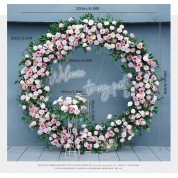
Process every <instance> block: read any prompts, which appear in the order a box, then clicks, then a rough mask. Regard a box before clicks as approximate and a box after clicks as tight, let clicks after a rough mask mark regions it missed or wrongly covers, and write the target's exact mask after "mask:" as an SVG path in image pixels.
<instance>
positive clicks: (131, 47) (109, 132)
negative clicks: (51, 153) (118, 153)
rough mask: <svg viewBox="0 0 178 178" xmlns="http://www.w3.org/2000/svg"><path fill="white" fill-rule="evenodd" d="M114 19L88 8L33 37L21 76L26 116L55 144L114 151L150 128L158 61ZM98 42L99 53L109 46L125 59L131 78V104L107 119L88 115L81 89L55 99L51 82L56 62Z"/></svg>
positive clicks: (118, 57)
mask: <svg viewBox="0 0 178 178" xmlns="http://www.w3.org/2000/svg"><path fill="white" fill-rule="evenodd" d="M110 19H111V18H110V17H109V16H106V17H105V18H97V20H95V19H94V16H93V15H92V14H85V15H83V16H81V17H80V19H79V20H76V19H74V18H70V19H69V20H67V21H62V20H61V21H59V22H57V23H54V24H52V25H51V26H50V29H49V30H48V32H47V33H46V34H43V35H41V36H40V37H39V39H38V40H37V41H36V42H30V43H29V48H28V52H27V53H26V54H25V55H24V58H23V59H22V60H21V62H20V65H23V66H24V67H23V68H22V70H21V71H19V78H20V79H19V80H18V81H17V82H18V83H20V85H21V93H20V96H18V101H19V103H20V106H21V107H22V109H23V120H25V122H27V123H28V124H29V127H30V128H31V129H32V130H37V133H38V135H39V137H40V139H41V140H42V141H45V142H46V143H47V144H48V146H49V147H51V146H53V145H54V146H57V147H62V148H63V149H68V148H71V149H72V148H76V149H77V150H79V151H80V152H81V153H82V152H84V151H86V150H91V151H92V152H102V151H108V150H111V149H119V148H122V146H123V145H124V143H125V142H126V141H128V142H130V143H131V140H132V139H133V137H134V136H135V135H136V134H138V133H141V130H142V128H143V129H145V130H147V131H149V130H150V127H149V124H150V122H151V121H152V116H153V113H157V112H158V108H157V107H156V106H155V102H156V100H157V95H156V93H157V91H158V85H159V81H160V79H158V77H157V76H156V70H157V69H158V68H159V65H158V62H157V60H155V59H154V57H153V55H152V54H150V53H148V50H147V47H146V44H145V43H144V42H143V41H139V40H138V39H137V38H136V37H135V35H134V34H133V33H130V34H129V33H128V31H127V30H126V29H125V28H124V25H123V23H122V22H121V21H119V20H110ZM92 45H95V46H97V51H96V52H97V53H98V52H99V51H100V49H101V48H103V47H104V48H106V49H108V50H109V51H110V55H111V57H112V60H113V61H117V60H121V62H122V65H121V68H122V70H123V72H124V73H126V74H127V76H128V78H129V80H130V86H129V87H128V91H130V95H131V98H130V101H129V102H128V107H127V108H126V109H124V110H123V112H122V113H121V115H119V116H118V115H111V114H108V116H107V118H106V120H105V121H104V122H103V123H102V124H96V123H93V122H92V121H90V119H89V118H87V103H88V102H87V100H86V99H85V98H84V97H82V96H81V95H80V94H79V95H76V96H75V98H71V97H66V98H64V97H62V96H61V97H59V99H58V100H56V101H54V102H53V103H51V102H49V101H48V100H49V97H50V95H51V94H52V91H51V89H50V87H49V86H47V85H46V83H45V81H46V79H47V78H48V77H49V76H50V75H51V65H52V64H53V63H62V62H66V61H67V60H68V59H67V55H68V54H69V53H71V52H72V50H73V49H76V48H82V49H83V50H84V51H86V52H87V51H90V50H91V46H92Z"/></svg>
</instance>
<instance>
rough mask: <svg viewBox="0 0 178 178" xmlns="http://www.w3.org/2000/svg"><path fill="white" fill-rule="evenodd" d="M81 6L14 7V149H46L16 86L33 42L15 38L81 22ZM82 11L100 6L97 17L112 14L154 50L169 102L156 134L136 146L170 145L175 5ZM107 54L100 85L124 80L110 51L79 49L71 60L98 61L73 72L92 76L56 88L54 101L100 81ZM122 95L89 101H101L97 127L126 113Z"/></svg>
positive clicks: (10, 60) (10, 78)
mask: <svg viewBox="0 0 178 178" xmlns="http://www.w3.org/2000/svg"><path fill="white" fill-rule="evenodd" d="M77 6H79V7H81V5H50V6H47V5H8V145H41V143H40V142H39V139H38V136H37V134H36V133H34V132H31V131H30V129H29V128H28V126H27V125H26V124H25V123H23V121H22V120H21V116H22V111H21V109H20V108H19V107H18V103H17V102H16V96H17V95H18V94H19V91H20V89H19V86H17V85H14V81H15V80H17V79H18V77H17V72H18V70H19V69H20V68H19V66H18V63H19V61H20V59H21V58H22V53H23V51H24V50H25V49H26V47H27V44H28V42H29V41H30V40H13V39H12V37H32V40H35V39H36V38H37V37H38V36H39V35H40V34H42V33H45V32H46V31H47V29H48V28H49V23H51V22H55V21H58V20H60V19H63V20H66V19H68V18H69V17H71V16H72V17H75V18H78V17H79V16H80V15H82V14H83V11H76V9H75V8H76V7H77ZM82 7H100V10H99V11H97V13H94V12H96V11H93V14H94V15H95V17H98V16H99V17H101V16H105V15H106V14H107V12H108V9H109V12H112V13H111V14H112V16H113V18H114V19H116V18H119V19H122V20H124V21H125V27H126V29H127V30H128V31H129V32H133V33H135V35H136V36H137V37H138V38H139V39H140V40H144V41H145V42H146V44H147V45H148V46H149V51H150V52H151V53H153V54H154V56H155V57H156V58H157V59H158V60H159V62H160V64H161V70H160V75H161V76H164V73H165V72H166V71H167V77H166V78H165V81H164V82H163V83H162V85H161V87H160V89H161V93H162V96H163V97H164V100H163V103H159V104H158V105H159V108H160V113H159V114H157V115H155V116H154V117H153V122H152V124H151V132H150V133H148V132H143V134H142V136H141V137H140V136H137V137H136V138H135V143H136V145H166V146H168V145H170V98H169V96H170V83H169V81H170V80H169V78H170V6H169V5H82ZM32 12H33V13H32ZM39 12H40V13H39ZM47 12H48V13H47ZM49 12H50V13H49ZM61 12H63V13H61ZM64 12H65V13H64ZM66 12H67V13H66ZM74 12H77V13H74ZM85 13H86V11H85ZM160 44H161V45H160ZM105 52H106V57H105V59H104V62H103V67H102V70H101V72H100V75H99V77H98V82H97V85H99V84H103V83H106V84H111V83H112V82H114V81H115V82H118V81H119V80H120V79H122V76H123V74H122V73H121V71H120V70H119V63H116V64H113V63H112V61H111V60H110V57H109V56H108V54H109V53H108V51H106V50H104V49H103V52H102V53H101V55H96V54H95V53H94V48H92V51H91V52H88V53H86V54H85V53H83V52H82V51H80V50H79V51H76V52H74V54H73V55H72V56H71V58H75V59H92V60H93V62H92V63H84V64H80V63H76V64H77V66H76V64H75V63H74V62H71V63H70V64H71V65H72V69H71V70H77V69H78V68H80V69H82V70H83V69H84V70H86V71H87V75H86V76H85V77H84V78H83V79H82V80H79V79H75V80H71V81H69V82H68V83H66V84H64V83H61V84H60V85H58V84H55V85H54V87H53V91H54V95H53V96H52V97H51V99H52V100H54V99H55V98H57V97H58V96H60V95H62V94H61V93H60V91H61V89H70V88H72V89H82V86H83V85H84V84H85V83H86V81H87V79H91V80H92V82H94V81H95V79H96V76H97V74H98V71H99V68H100V65H101V61H102V59H103V55H104V54H105ZM165 84H166V85H167V93H166V94H165V93H164V88H165V86H164V85H165ZM122 94H123V91H118V92H117V97H115V98H113V97H112V96H111V97H110V99H109V100H108V102H106V103H102V102H101V101H100V96H101V95H100V94H96V93H95V94H94V95H92V96H91V97H89V99H90V100H95V121H96V122H98V123H99V122H101V121H102V120H103V119H104V117H105V116H106V114H107V113H112V114H119V113H121V111H122V110H123V108H125V107H126V104H127V100H126V99H124V98H123V96H122ZM96 108H97V109H96Z"/></svg>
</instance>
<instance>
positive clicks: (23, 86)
mask: <svg viewBox="0 0 178 178" xmlns="http://www.w3.org/2000/svg"><path fill="white" fill-rule="evenodd" d="M27 89H28V85H27V84H26V83H24V84H23V85H22V90H25V91H26V90H27Z"/></svg>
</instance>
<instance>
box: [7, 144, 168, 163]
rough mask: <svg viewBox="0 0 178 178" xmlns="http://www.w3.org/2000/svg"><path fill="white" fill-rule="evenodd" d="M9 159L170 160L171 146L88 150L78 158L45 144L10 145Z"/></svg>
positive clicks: (8, 150)
mask: <svg viewBox="0 0 178 178" xmlns="http://www.w3.org/2000/svg"><path fill="white" fill-rule="evenodd" d="M7 160H8V161H170V147H156V146H149V147H148V146H136V147H134V148H133V149H132V148H130V147H125V148H124V149H123V150H121V151H110V152H107V153H103V154H92V153H90V152H86V153H85V154H83V155H80V156H79V157H78V158H77V159H76V158H74V157H66V156H65V153H64V152H60V150H59V149H57V148H54V149H53V150H52V151H49V150H48V149H47V148H45V147H44V146H8V147H7Z"/></svg>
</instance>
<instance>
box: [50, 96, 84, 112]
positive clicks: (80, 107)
mask: <svg viewBox="0 0 178 178" xmlns="http://www.w3.org/2000/svg"><path fill="white" fill-rule="evenodd" d="M62 98H63V97H59V99H58V100H56V101H54V102H53V104H54V105H55V104H59V108H60V110H61V111H63V112H64V113H69V114H71V115H79V114H85V113H86V110H87V108H86V106H85V105H86V104H87V100H86V98H83V97H82V96H81V95H79V94H78V95H76V96H75V99H72V97H66V98H65V99H62Z"/></svg>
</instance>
